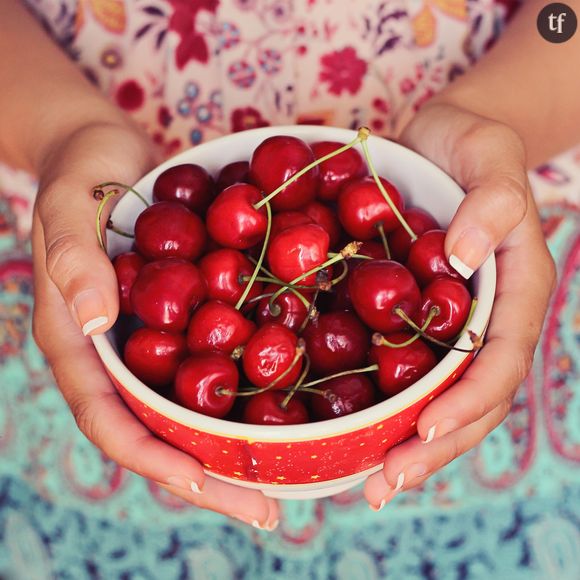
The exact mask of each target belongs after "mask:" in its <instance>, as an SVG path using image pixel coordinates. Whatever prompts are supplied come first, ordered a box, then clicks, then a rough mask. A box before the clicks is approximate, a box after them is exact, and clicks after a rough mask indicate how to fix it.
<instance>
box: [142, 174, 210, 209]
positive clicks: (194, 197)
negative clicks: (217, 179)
mask: <svg viewBox="0 0 580 580" xmlns="http://www.w3.org/2000/svg"><path fill="white" fill-rule="evenodd" d="M213 196H214V182H213V179H212V177H211V175H210V174H209V173H208V172H207V171H206V170H205V169H204V168H203V167H201V166H199V165H195V164H194V163H184V164H182V165H175V166H174V167H170V168H169V169H166V170H165V171H164V172H163V173H161V174H160V175H159V176H158V177H157V179H156V180H155V183H154V184H153V199H154V200H155V201H178V202H179V203H182V204H183V205H185V206H186V207H187V208H189V209H190V210H191V211H194V212H195V213H198V214H200V215H203V214H204V213H205V211H206V210H207V208H208V207H209V204H210V203H211V202H212V200H213Z"/></svg>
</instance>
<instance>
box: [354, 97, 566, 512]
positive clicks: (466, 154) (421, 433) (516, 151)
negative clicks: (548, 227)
mask: <svg viewBox="0 0 580 580" xmlns="http://www.w3.org/2000/svg"><path fill="white" fill-rule="evenodd" d="M401 142H402V143H403V144H404V145H406V146H408V147H410V148H412V149H414V150H416V151H417V152H419V153H420V154H422V155H424V156H425V157H427V158H429V159H431V160H432V161H433V162H434V163H435V164H437V165H438V166H439V167H441V168H442V169H443V170H444V171H446V172H447V173H448V174H450V175H451V176H452V177H453V178H454V179H455V180H456V181H457V182H458V183H459V185H461V187H462V188H463V189H464V190H465V191H466V192H468V195H467V197H466V198H465V200H464V201H463V203H462V204H461V206H460V208H459V209H458V211H457V214H456V215H455V217H454V218H453V221H452V223H451V225H450V226H449V229H448V232H447V236H446V240H445V252H446V255H447V257H448V259H449V261H450V262H451V264H452V265H453V266H454V267H455V269H456V270H457V271H458V272H460V273H461V274H462V275H464V277H466V278H467V277H469V276H470V275H471V274H472V272H473V271H474V270H477V268H479V266H480V265H481V264H482V263H483V262H484V260H485V259H486V258H487V257H488V256H489V254H490V253H491V252H492V251H494V250H495V251H496V259H497V277H498V280H497V291H496V297H495V304H494V308H493V312H492V318H491V321H490V325H489V328H488V331H487V335H486V341H485V345H484V347H483V349H482V350H481V351H480V353H479V354H478V356H477V357H476V359H475V361H474V362H473V364H471V366H470V367H469V368H468V369H467V371H466V372H465V374H464V375H463V377H462V378H461V379H460V380H459V381H458V382H457V383H456V384H455V385H453V386H452V387H451V388H449V389H448V390H447V391H445V392H444V393H443V394H441V395H439V396H438V397H437V398H436V399H434V400H433V401H432V402H431V403H430V404H429V405H428V406H427V407H426V408H425V409H424V410H423V412H422V413H421V415H420V417H419V419H418V421H417V430H418V436H415V437H412V438H411V439H410V440H408V441H406V442H404V443H402V444H401V445H398V446H397V447H395V448H393V449H391V450H390V451H389V452H388V453H387V455H386V457H385V465H384V468H383V469H382V470H381V471H380V472H378V473H376V474H374V475H372V476H371V477H369V478H368V480H367V482H366V485H365V496H366V498H367V500H368V501H369V504H370V505H371V507H373V508H374V509H380V508H381V507H382V506H384V505H385V503H387V502H388V501H390V500H391V499H392V498H393V497H394V496H395V495H396V494H397V493H398V492H399V491H402V490H407V489H410V488H412V487H415V486H417V485H420V484H421V483H423V482H424V481H425V479H427V478H428V477H429V476H431V475H432V474H433V473H435V472H436V471H437V470H439V469H441V468H442V467H443V466H445V465H447V464H448V463H449V462H451V461H452V460H453V459H455V458H456V457H458V456H460V455H462V454H463V453H465V452H466V451H468V450H469V449H471V448H472V447H474V446H475V445H477V444H478V443H479V442H480V441H481V440H482V439H483V438H484V437H485V436H486V435H487V434H488V433H490V432H491V431H492V430H493V429H494V428H495V427H497V425H499V424H500V423H501V422H502V421H503V420H504V419H505V417H506V415H507V414H508V412H509V410H510V408H511V404H512V400H513V398H514V395H515V393H516V390H517V388H518V386H519V384H520V383H521V382H522V381H523V379H524V378H525V377H526V375H527V374H528V372H529V370H530V367H531V364H532V358H533V354H534V349H535V347H536V344H537V342H538V339H539V335H540V331H541V328H542V323H543V320H544V316H545V313H546V309H547V305H548V300H549V297H550V294H551V292H552V290H553V287H554V284H555V267H554V263H553V261H552V258H551V257H550V254H549V253H548V249H547V247H546V243H545V240H544V237H543V235H542V230H541V228H540V221H539V218H538V213H537V210H536V206H535V204H534V200H533V198H532V195H531V192H530V188H529V184H528V180H527V175H526V157H525V151H524V147H523V143H522V141H521V139H520V138H519V137H518V136H517V135H516V133H515V132H514V131H512V130H511V129H510V128H509V127H507V126H505V125H502V124H500V123H496V122H494V121H491V120H489V119H485V118H483V117H480V116H478V115H475V114H473V113H471V112H469V111H466V110H463V109H460V108H458V107H455V106H450V105H446V104H441V103H435V102H433V103H428V104H427V105H425V106H424V107H423V109H421V111H420V112H419V113H418V114H417V116H416V117H415V118H414V119H413V120H412V121H411V122H410V123H409V125H408V126H407V127H406V128H405V130H404V131H403V134H402V135H401Z"/></svg>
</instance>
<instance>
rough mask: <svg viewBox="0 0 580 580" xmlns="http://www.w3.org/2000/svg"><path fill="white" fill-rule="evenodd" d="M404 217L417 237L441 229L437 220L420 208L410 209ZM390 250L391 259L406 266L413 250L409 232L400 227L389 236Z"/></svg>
mask: <svg viewBox="0 0 580 580" xmlns="http://www.w3.org/2000/svg"><path fill="white" fill-rule="evenodd" d="M402 214H403V217H404V218H405V220H406V222H407V223H408V224H409V227H410V228H411V229H412V230H413V232H415V235H417V236H420V235H422V234H424V233H425V232H428V231H429V230H436V229H438V228H439V224H438V223H437V220H436V219H435V218H434V217H433V216H432V215H431V214H430V213H429V212H428V211H425V210H424V209H421V208H420V207H410V208H409V209H406V210H405V211H403V212H402ZM388 243H389V250H390V251H391V258H392V259H393V260H397V262H401V264H404V263H405V261H406V260H407V257H408V256H409V250H410V248H411V243H412V240H411V236H410V235H409V232H407V230H406V229H405V228H404V227H403V226H402V225H399V226H398V227H397V228H396V229H394V230H393V231H392V232H391V233H390V234H389V236H388Z"/></svg>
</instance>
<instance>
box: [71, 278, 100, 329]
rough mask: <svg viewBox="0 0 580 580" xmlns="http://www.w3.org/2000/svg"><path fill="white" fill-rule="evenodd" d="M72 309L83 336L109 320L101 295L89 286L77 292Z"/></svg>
mask: <svg viewBox="0 0 580 580" xmlns="http://www.w3.org/2000/svg"><path fill="white" fill-rule="evenodd" d="M73 309H74V312H75V314H76V317H77V320H78V323H79V326H80V327H81V328H82V331H83V334H84V335H85V336H87V335H88V334H90V333H92V332H94V331H95V330H97V329H98V328H101V327H102V326H104V325H105V324H107V322H109V318H108V316H107V315H106V309H105V303H104V301H103V297H102V296H101V293H100V292H99V291H98V290H96V289H95V288H89V289H88V290H84V291H83V292H81V293H80V294H77V296H76V297H75V299H74V302H73Z"/></svg>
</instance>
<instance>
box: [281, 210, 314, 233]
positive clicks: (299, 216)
mask: <svg viewBox="0 0 580 580" xmlns="http://www.w3.org/2000/svg"><path fill="white" fill-rule="evenodd" d="M313 223H314V220H313V219H312V218H310V217H308V216H307V215H306V214H305V213H304V212H302V211H296V210H294V211H281V212H278V213H276V214H274V216H273V217H272V228H271V230H270V240H273V239H274V238H275V237H276V236H277V235H278V234H279V233H280V232H282V231H284V230H287V229H288V228H291V227H294V226H300V225H303V224H313Z"/></svg>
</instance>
